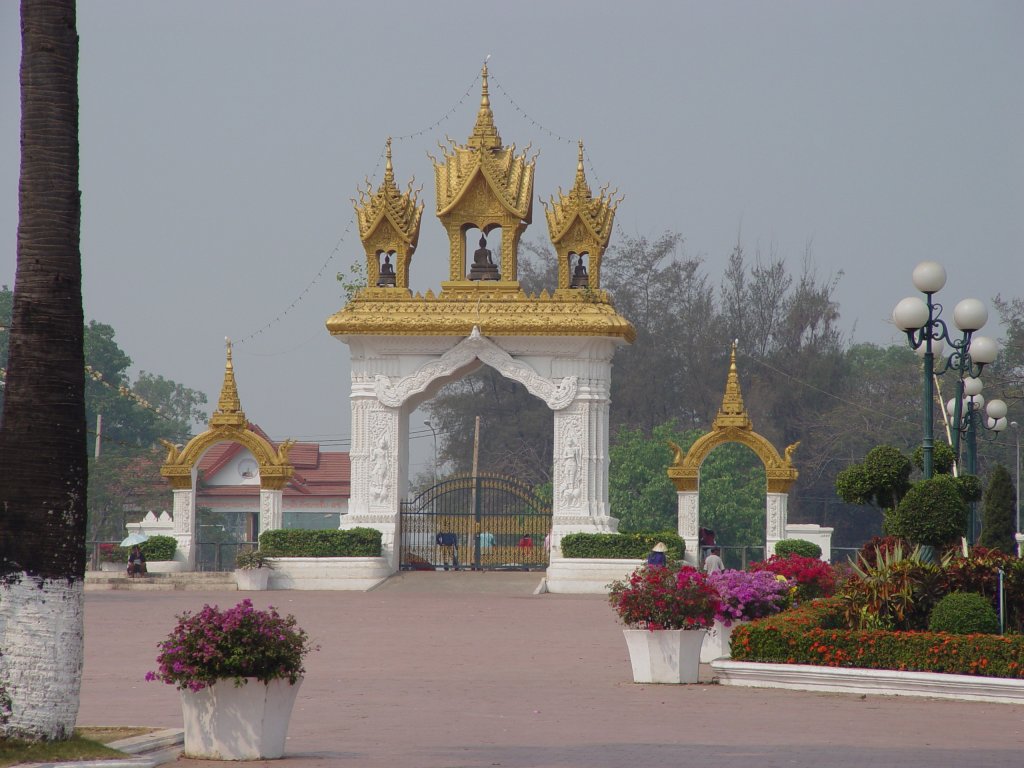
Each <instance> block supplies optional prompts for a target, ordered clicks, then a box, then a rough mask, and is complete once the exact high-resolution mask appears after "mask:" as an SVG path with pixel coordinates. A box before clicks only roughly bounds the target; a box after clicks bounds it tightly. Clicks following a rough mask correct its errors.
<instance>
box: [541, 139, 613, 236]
mask: <svg viewBox="0 0 1024 768" xmlns="http://www.w3.org/2000/svg"><path fill="white" fill-rule="evenodd" d="M620 202H622V201H621V198H620V199H619V200H613V199H612V196H611V195H608V188H607V187H604V188H602V189H601V193H600V195H599V196H598V197H597V198H595V197H594V195H593V193H592V192H591V191H590V185H589V184H587V175H586V173H585V172H584V170H583V142H582V141H581V142H580V143H579V158H578V160H577V162H576V182H575V184H573V187H572V189H570V190H569V193H568V194H564V193H563V192H562V190H561V189H559V190H558V199H557V200H556V199H555V198H554V196H552V197H551V207H550V208H549V207H548V203H544V214H545V216H546V217H547V220H548V232H549V233H550V235H551V242H553V243H558V242H559V241H560V240H562V238H564V237H565V236H566V234H568V233H569V230H570V228H571V227H572V225H573V224H574V223H576V220H577V219H578V220H579V221H581V222H583V225H584V226H585V227H586V228H587V230H588V231H589V232H590V234H591V235H592V236H593V237H594V239H595V240H596V241H597V242H598V243H599V244H600V245H601V247H602V248H605V247H607V246H608V241H609V239H610V238H611V236H612V224H613V223H614V222H615V211H616V209H617V208H618V204H619V203H620Z"/></svg>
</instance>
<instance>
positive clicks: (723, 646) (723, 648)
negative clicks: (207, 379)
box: [700, 621, 747, 664]
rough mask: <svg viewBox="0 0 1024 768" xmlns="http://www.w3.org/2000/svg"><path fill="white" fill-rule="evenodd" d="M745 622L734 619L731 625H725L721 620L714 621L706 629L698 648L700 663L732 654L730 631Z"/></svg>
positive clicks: (726, 657) (725, 657)
mask: <svg viewBox="0 0 1024 768" xmlns="http://www.w3.org/2000/svg"><path fill="white" fill-rule="evenodd" d="M746 623H747V622H745V621H734V622H733V623H732V626H731V627H727V626H725V625H724V624H722V622H720V621H716V622H715V623H714V625H713V626H712V627H711V629H709V630H708V635H707V637H705V638H704V645H703V646H701V649H700V663H701V664H707V663H708V662H711V661H714V660H715V659H728V658H729V657H730V656H732V649H731V648H730V647H729V642H730V641H731V640H732V631H733V630H734V629H736V627H738V626H740V625H741V624H746Z"/></svg>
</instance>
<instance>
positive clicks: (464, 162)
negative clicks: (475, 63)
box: [431, 64, 536, 222]
mask: <svg viewBox="0 0 1024 768" xmlns="http://www.w3.org/2000/svg"><path fill="white" fill-rule="evenodd" d="M480 76H481V78H482V80H483V86H482V88H481V95H480V110H479V111H478V112H477V116H476V125H474V126H473V132H472V133H471V134H470V136H469V139H467V141H466V143H465V145H459V144H456V143H455V142H454V141H452V140H451V139H449V140H448V141H449V143H450V144H451V152H450V154H449V150H448V149H447V148H446V147H444V146H442V147H441V150H442V160H441V161H440V162H439V161H438V160H436V159H434V158H431V159H432V160H433V162H434V179H435V182H436V188H437V215H438V216H442V215H444V214H446V213H449V212H450V211H452V210H453V209H454V208H455V207H456V206H458V205H459V203H460V202H461V201H462V199H463V197H465V196H466V194H467V191H468V190H469V189H470V188H471V187H472V182H473V180H474V179H475V178H476V177H477V175H478V174H479V175H482V176H483V177H484V179H486V181H487V185H488V186H489V187H490V189H491V191H492V192H493V193H494V194H495V195H496V197H497V198H498V200H499V201H500V202H501V203H502V205H503V206H504V208H505V209H506V210H507V212H508V213H509V214H511V215H513V216H517V217H518V218H520V219H522V220H524V221H526V222H529V221H530V218H531V216H532V211H533V172H534V167H535V165H536V161H535V159H534V160H527V158H526V152H523V154H521V155H518V156H517V155H516V145H515V144H512V145H511V146H508V147H506V146H503V145H502V143H501V136H500V135H499V134H498V129H497V127H496V126H495V125H494V113H493V112H491V100H490V96H489V95H488V91H487V64H484V67H483V71H482V72H481V75H480ZM527 149H529V148H527Z"/></svg>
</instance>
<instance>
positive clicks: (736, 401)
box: [668, 344, 799, 566]
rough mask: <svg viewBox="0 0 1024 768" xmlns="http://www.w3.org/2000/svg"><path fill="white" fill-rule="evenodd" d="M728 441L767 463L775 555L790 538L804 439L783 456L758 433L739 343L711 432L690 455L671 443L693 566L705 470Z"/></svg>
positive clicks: (768, 549)
mask: <svg viewBox="0 0 1024 768" xmlns="http://www.w3.org/2000/svg"><path fill="white" fill-rule="evenodd" d="M726 443H739V444H741V445H744V446H746V447H747V448H749V449H750V450H752V451H753V452H754V454H755V455H756V456H757V457H758V458H759V459H760V460H761V462H762V463H763V464H764V469H765V480H766V486H767V487H766V501H765V507H766V508H765V554H766V556H767V555H770V554H771V553H772V552H774V549H775V544H776V543H777V542H779V541H781V540H782V539H784V538H786V516H787V510H788V502H789V489H790V487H791V486H792V485H793V483H794V482H796V479H797V476H798V475H799V473H798V472H797V470H796V468H795V467H794V466H793V452H794V451H795V450H796V448H797V446H798V445H799V442H796V443H793V444H792V445H790V446H788V447H787V448H786V450H785V452H784V454H783V455H780V454H779V452H778V450H776V448H775V446H774V445H772V443H771V442H770V441H769V440H768V439H767V438H766V437H764V436H763V435H760V434H758V433H757V432H755V431H754V427H753V423H752V422H751V421H750V417H749V416H748V415H747V412H746V409H745V408H744V405H743V394H742V392H741V390H740V380H739V373H738V372H737V369H736V345H735V344H733V347H732V353H731V357H730V362H729V375H728V378H727V379H726V386H725V395H724V396H723V398H722V406H721V408H719V410H718V415H717V416H716V417H715V420H714V422H713V423H712V427H711V431H710V432H707V433H706V434H704V435H702V436H701V437H699V438H698V439H697V440H696V442H694V444H693V445H691V446H690V449H689V450H688V451H687V452H686V453H685V454H684V453H683V451H682V449H681V448H680V447H679V446H678V445H676V444H675V443H671V442H670V446H671V448H672V451H673V454H674V455H673V460H672V464H671V466H670V467H669V468H668V476H669V478H670V479H671V480H672V482H673V484H674V485H675V487H676V492H677V494H678V504H679V535H680V536H681V537H682V538H683V540H684V541H685V542H686V555H685V558H686V560H687V562H688V563H690V564H691V565H694V566H698V565H699V561H700V542H699V531H700V468H701V465H702V464H703V463H704V460H705V459H707V457H708V456H709V455H710V454H711V452H712V451H714V450H715V449H716V448H718V447H719V446H721V445H724V444H726Z"/></svg>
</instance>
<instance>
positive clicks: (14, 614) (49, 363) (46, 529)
mask: <svg viewBox="0 0 1024 768" xmlns="http://www.w3.org/2000/svg"><path fill="white" fill-rule="evenodd" d="M78 170H79V155H78V33H77V30H76V20H75V3H74V1H73V0H22V3H21V176H20V184H19V189H18V193H19V194H18V202H19V218H18V240H17V270H16V275H15V285H14V296H13V304H12V307H11V324H10V331H9V332H8V333H6V334H0V335H3V336H7V337H8V342H9V349H8V358H7V365H6V368H7V374H6V377H5V382H4V402H3V411H2V415H0V648H2V650H3V656H2V657H0V681H2V683H3V685H4V686H6V687H7V692H8V694H9V695H10V698H11V701H12V707H11V709H12V714H11V717H10V719H9V720H7V722H6V723H5V724H3V725H2V726H0V737H23V738H30V739H36V740H40V739H52V740H56V739H67V738H70V737H71V735H72V732H73V729H74V726H75V718H76V716H77V713H78V700H79V699H78V697H79V689H80V685H81V676H82V647H83V623H82V617H83V613H84V600H83V597H84V591H83V588H84V578H85V523H86V492H87V488H86V485H87V475H86V435H85V392H84V380H83V370H84V366H85V355H84V345H83V332H84V331H83V326H84V322H83V314H82V260H81V250H80V232H81V210H82V208H81V195H80V192H79V189H78Z"/></svg>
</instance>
